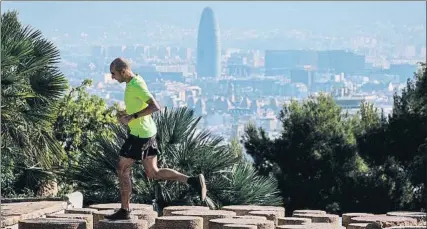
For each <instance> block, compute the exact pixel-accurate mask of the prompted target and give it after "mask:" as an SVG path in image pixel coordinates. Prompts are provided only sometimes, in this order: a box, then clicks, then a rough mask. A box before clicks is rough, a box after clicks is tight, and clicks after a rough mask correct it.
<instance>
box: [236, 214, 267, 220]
mask: <svg viewBox="0 0 427 229" xmlns="http://www.w3.org/2000/svg"><path fill="white" fill-rule="evenodd" d="M232 218H233V219H262V220H267V217H265V216H256V215H237V216H233V217H232Z"/></svg>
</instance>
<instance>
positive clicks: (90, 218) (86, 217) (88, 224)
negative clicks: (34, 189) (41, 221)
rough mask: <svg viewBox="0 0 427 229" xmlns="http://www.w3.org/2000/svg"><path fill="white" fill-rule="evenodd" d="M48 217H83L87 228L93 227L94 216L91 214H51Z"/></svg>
mask: <svg viewBox="0 0 427 229" xmlns="http://www.w3.org/2000/svg"><path fill="white" fill-rule="evenodd" d="M46 218H47V219H49V218H55V219H58V218H60V219H83V220H85V221H86V229H93V216H92V215H89V214H49V215H46Z"/></svg>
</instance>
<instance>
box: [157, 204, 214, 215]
mask: <svg viewBox="0 0 427 229" xmlns="http://www.w3.org/2000/svg"><path fill="white" fill-rule="evenodd" d="M186 210H194V211H208V210H210V209H209V208H208V207H203V206H169V207H165V208H163V216H171V215H172V212H174V211H186Z"/></svg>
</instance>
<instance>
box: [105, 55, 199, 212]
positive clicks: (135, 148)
mask: <svg viewBox="0 0 427 229" xmlns="http://www.w3.org/2000/svg"><path fill="white" fill-rule="evenodd" d="M110 71H111V75H112V78H113V79H115V80H117V81H118V82H119V83H123V82H126V89H125V95H124V100H125V106H126V114H127V115H125V116H122V117H120V118H119V122H120V123H123V124H127V125H128V126H129V129H130V134H129V136H128V139H126V141H125V143H124V144H123V146H122V148H121V150H120V160H119V163H118V169H117V173H118V176H119V183H120V197H121V209H119V210H118V211H117V212H115V213H114V214H112V215H109V216H105V218H106V219H111V220H120V219H129V218H130V217H129V215H130V208H129V205H130V197H131V194H132V183H131V179H130V172H131V168H132V165H133V164H134V163H135V161H136V160H142V164H143V166H144V169H145V173H146V175H147V177H148V178H151V179H156V180H174V181H179V182H182V183H185V184H188V185H189V186H190V187H192V188H193V189H194V190H196V191H197V192H198V193H199V194H200V196H201V199H202V201H204V200H205V198H206V184H205V178H204V176H203V174H199V175H198V176H194V177H189V176H187V175H184V174H182V173H180V172H178V171H175V170H172V169H166V168H161V169H159V168H158V167H157V154H158V148H157V142H156V133H157V127H156V124H155V122H154V120H153V118H152V117H151V114H152V113H154V112H156V111H159V110H160V106H159V104H158V103H157V101H156V100H155V99H154V98H153V96H152V95H151V93H150V91H149V90H148V88H147V84H146V83H145V81H144V79H143V78H142V77H141V76H139V75H138V74H134V73H133V72H132V70H131V68H130V65H129V63H128V62H127V61H126V60H125V59H123V58H116V59H115V60H113V62H111V65H110Z"/></svg>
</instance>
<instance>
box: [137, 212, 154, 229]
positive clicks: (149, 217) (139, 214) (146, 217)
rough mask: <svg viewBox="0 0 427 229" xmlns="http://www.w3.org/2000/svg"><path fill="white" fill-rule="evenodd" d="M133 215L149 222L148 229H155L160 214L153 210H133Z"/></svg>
mask: <svg viewBox="0 0 427 229" xmlns="http://www.w3.org/2000/svg"><path fill="white" fill-rule="evenodd" d="M131 215H134V216H136V218H137V219H139V220H145V221H147V225H148V229H155V223H156V218H157V217H158V215H159V214H158V213H157V212H156V211H152V210H133V211H131Z"/></svg>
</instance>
